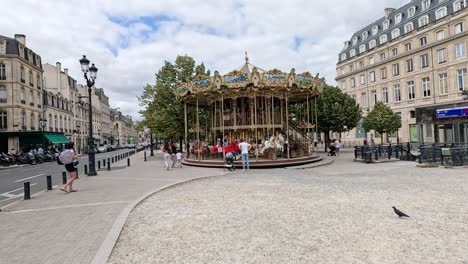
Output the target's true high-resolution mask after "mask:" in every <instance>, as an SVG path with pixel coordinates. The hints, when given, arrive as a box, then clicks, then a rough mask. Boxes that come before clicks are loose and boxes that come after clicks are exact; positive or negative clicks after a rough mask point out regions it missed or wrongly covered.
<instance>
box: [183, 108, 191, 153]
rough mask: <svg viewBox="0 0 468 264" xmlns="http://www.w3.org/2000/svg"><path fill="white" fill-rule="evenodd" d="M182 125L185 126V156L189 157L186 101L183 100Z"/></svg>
mask: <svg viewBox="0 0 468 264" xmlns="http://www.w3.org/2000/svg"><path fill="white" fill-rule="evenodd" d="M184 126H185V150H186V151H187V155H186V157H187V158H189V153H190V150H189V143H188V130H187V102H184Z"/></svg>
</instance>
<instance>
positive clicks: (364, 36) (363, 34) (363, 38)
mask: <svg viewBox="0 0 468 264" xmlns="http://www.w3.org/2000/svg"><path fill="white" fill-rule="evenodd" d="M368 36H369V32H367V31H364V32H362V40H366V39H367V37H368Z"/></svg>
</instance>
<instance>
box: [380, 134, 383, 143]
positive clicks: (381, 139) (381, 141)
mask: <svg viewBox="0 0 468 264" xmlns="http://www.w3.org/2000/svg"><path fill="white" fill-rule="evenodd" d="M383 144H384V142H383V133H380V145H382V146H383Z"/></svg>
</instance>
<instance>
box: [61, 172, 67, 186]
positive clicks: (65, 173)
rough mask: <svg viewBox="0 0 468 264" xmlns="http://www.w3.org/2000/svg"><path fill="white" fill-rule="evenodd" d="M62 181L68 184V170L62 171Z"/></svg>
mask: <svg viewBox="0 0 468 264" xmlns="http://www.w3.org/2000/svg"><path fill="white" fill-rule="evenodd" d="M62 183H63V184H67V172H66V171H64V172H62Z"/></svg>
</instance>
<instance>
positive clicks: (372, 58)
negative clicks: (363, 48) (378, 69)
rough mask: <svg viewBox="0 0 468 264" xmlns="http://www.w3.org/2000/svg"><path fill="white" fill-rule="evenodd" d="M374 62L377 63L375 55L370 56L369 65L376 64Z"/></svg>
mask: <svg viewBox="0 0 468 264" xmlns="http://www.w3.org/2000/svg"><path fill="white" fill-rule="evenodd" d="M374 63H375V60H374V57H370V58H369V65H374Z"/></svg>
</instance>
